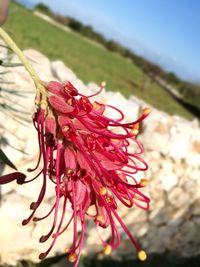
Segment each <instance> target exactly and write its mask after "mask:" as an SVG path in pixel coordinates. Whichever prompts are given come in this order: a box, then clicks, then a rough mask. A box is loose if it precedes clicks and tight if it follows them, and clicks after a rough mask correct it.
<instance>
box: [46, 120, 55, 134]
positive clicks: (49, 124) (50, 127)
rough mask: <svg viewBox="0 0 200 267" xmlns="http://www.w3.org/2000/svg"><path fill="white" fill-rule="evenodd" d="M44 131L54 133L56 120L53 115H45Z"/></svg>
mask: <svg viewBox="0 0 200 267" xmlns="http://www.w3.org/2000/svg"><path fill="white" fill-rule="evenodd" d="M45 132H46V133H52V134H53V135H54V136H55V134H56V121H55V118H54V117H53V116H47V117H46V119H45Z"/></svg>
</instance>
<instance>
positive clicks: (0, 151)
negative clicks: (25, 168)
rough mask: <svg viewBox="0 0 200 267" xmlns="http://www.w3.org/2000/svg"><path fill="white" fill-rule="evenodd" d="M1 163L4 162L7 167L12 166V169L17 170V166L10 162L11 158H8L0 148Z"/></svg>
mask: <svg viewBox="0 0 200 267" xmlns="http://www.w3.org/2000/svg"><path fill="white" fill-rule="evenodd" d="M0 162H3V163H5V164H6V165H8V166H10V167H11V168H13V169H15V170H17V168H16V167H15V165H14V164H13V163H12V162H11V161H10V160H9V158H8V157H7V156H6V154H5V153H4V152H3V150H2V149H1V148H0Z"/></svg>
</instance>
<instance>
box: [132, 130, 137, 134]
mask: <svg viewBox="0 0 200 267" xmlns="http://www.w3.org/2000/svg"><path fill="white" fill-rule="evenodd" d="M131 133H132V134H134V135H137V134H138V133H139V131H138V130H131Z"/></svg>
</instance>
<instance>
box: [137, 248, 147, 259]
mask: <svg viewBox="0 0 200 267" xmlns="http://www.w3.org/2000/svg"><path fill="white" fill-rule="evenodd" d="M138 259H139V260H140V261H145V260H146V259H147V254H146V252H145V251H144V250H140V251H139V252H138Z"/></svg>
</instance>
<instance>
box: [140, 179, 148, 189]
mask: <svg viewBox="0 0 200 267" xmlns="http://www.w3.org/2000/svg"><path fill="white" fill-rule="evenodd" d="M148 183H149V180H147V179H141V180H140V183H139V184H140V186H142V187H143V186H147V185H148Z"/></svg>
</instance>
